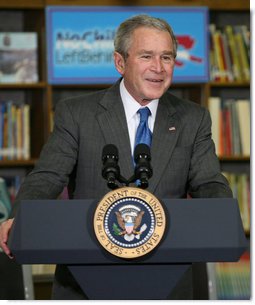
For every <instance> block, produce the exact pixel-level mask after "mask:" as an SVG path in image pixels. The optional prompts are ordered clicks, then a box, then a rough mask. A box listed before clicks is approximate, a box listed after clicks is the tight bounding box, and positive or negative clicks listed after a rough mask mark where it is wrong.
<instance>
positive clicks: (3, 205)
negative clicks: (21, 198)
mask: <svg viewBox="0 0 255 305" xmlns="http://www.w3.org/2000/svg"><path fill="white" fill-rule="evenodd" d="M10 212H11V199H10V195H9V192H8V190H7V186H6V182H5V180H4V179H3V178H2V177H0V223H1V222H3V221H4V220H6V219H8V216H9V214H10Z"/></svg>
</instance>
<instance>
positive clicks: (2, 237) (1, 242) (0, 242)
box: [0, 218, 14, 258]
mask: <svg viewBox="0 0 255 305" xmlns="http://www.w3.org/2000/svg"><path fill="white" fill-rule="evenodd" d="M13 220H14V218H12V219H8V220H6V221H4V222H3V223H1V225H0V247H1V248H2V249H3V251H4V253H5V254H6V255H8V256H9V258H13V256H12V254H11V251H10V249H9V248H8V246H7V241H8V235H9V232H10V230H11V227H12V224H13Z"/></svg>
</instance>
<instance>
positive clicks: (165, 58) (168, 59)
mask: <svg viewBox="0 0 255 305" xmlns="http://www.w3.org/2000/svg"><path fill="white" fill-rule="evenodd" d="M162 59H163V60H164V61H169V62H170V61H172V59H173V58H172V57H171V56H163V57H162Z"/></svg>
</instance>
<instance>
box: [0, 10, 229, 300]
mask: <svg viewBox="0 0 255 305" xmlns="http://www.w3.org/2000/svg"><path fill="white" fill-rule="evenodd" d="M114 44H115V52H114V62H115V66H116V69H117V70H118V72H119V73H120V74H121V76H122V78H121V79H120V80H119V81H117V83H116V84H114V85H113V86H112V87H111V88H109V89H106V90H102V91H99V92H97V93H91V94H87V95H84V96H79V97H76V98H71V99H66V100H64V101H62V102H59V103H58V105H57V109H56V112H55V125H54V130H53V132H52V134H51V136H50V138H49V140H48V142H47V144H46V145H45V146H44V148H43V150H42V153H41V156H40V159H39V161H38V162H37V164H36V166H35V168H34V170H33V171H32V172H31V173H30V174H29V175H28V176H27V178H26V179H25V181H24V183H23V184H22V186H21V188H20V191H19V194H18V196H17V203H18V202H20V200H22V199H49V198H56V197H57V196H58V195H59V194H60V193H61V191H62V190H63V188H64V187H65V186H67V185H68V186H69V196H70V198H76V199H83V198H97V199H98V200H99V199H100V198H101V197H102V196H103V195H104V194H106V193H107V192H108V191H109V190H108V189H107V186H106V183H105V180H104V179H103V178H102V176H101V170H102V162H101V152H102V149H103V147H104V146H105V145H106V144H109V143H112V144H115V145H116V146H117V147H118V150H119V165H120V168H121V171H122V174H123V176H125V177H130V176H132V174H133V172H134V165H133V157H132V156H133V151H134V146H135V136H136V129H137V126H138V124H139V120H140V116H139V113H138V112H137V111H138V110H139V108H141V107H142V108H143V107H148V108H149V112H150V116H149V118H148V127H149V129H150V131H151V132H152V143H151V158H152V161H151V164H152V167H153V171H154V174H153V177H152V178H151V179H150V183H149V188H148V190H149V191H150V192H152V193H153V194H155V195H156V196H157V197H159V198H186V197H187V195H190V196H191V197H202V198H203V197H204V198H205V197H231V196H232V193H231V190H230V188H229V185H228V183H227V181H226V179H225V178H224V177H223V176H222V175H221V173H220V166H219V161H218V159H217V156H216V155H215V148H214V143H213V141H212V139H211V120H210V115H209V113H208V111H207V110H206V109H205V108H202V107H201V106H199V105H197V104H195V103H192V102H190V101H186V100H182V99H179V98H177V97H175V96H173V95H172V94H171V93H169V92H168V91H167V90H168V88H169V86H170V85H171V81H172V76H173V70H174V64H175V57H176V52H177V42H176V38H175V36H174V34H173V32H172V29H171V28H170V26H169V25H168V24H167V23H166V22H165V21H164V20H161V19H157V18H152V17H149V16H146V15H139V16H135V17H133V18H130V19H128V20H126V21H125V22H123V23H122V24H121V25H120V27H119V29H118V31H117V34H116V37H115V42H114ZM14 213H15V212H14V211H13V214H12V215H13V216H14ZM12 222H13V219H10V220H8V221H7V222H5V223H3V224H2V225H1V227H0V246H1V247H2V248H3V250H4V251H5V252H6V254H7V255H9V256H11V253H10V250H9V249H8V247H7V245H6V242H7V238H8V232H9V230H10V228H11V225H12ZM191 276H192V274H191V273H190V272H187V274H186V275H185V276H184V279H183V281H181V283H180V285H181V286H179V287H176V290H175V291H174V292H173V294H172V295H171V296H170V298H173V299H174V298H175V299H177V298H179V299H180V298H187V299H189V298H192V285H191ZM53 298H54V299H84V298H86V296H85V295H84V294H83V292H82V291H81V289H80V287H79V286H78V284H77V283H76V281H75V280H74V278H73V277H72V275H71V273H70V272H69V271H68V269H67V268H66V267H65V266H57V269H56V275H55V281H54V289H53Z"/></svg>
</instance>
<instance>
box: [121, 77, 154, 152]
mask: <svg viewBox="0 0 255 305" xmlns="http://www.w3.org/2000/svg"><path fill="white" fill-rule="evenodd" d="M120 95H121V99H122V102H123V106H124V109H125V114H126V119H127V125H128V133H129V139H130V145H131V151H132V153H133V152H134V145H135V135H136V130H137V127H138V125H139V123H140V114H139V113H137V111H138V110H139V109H140V108H144V107H148V108H149V109H150V111H151V115H150V116H149V119H148V125H149V128H150V130H151V132H152V133H153V128H154V123H155V119H156V113H157V108H158V101H159V100H158V99H156V100H152V101H151V102H150V103H149V104H148V105H146V106H141V105H140V104H139V103H138V102H137V101H136V100H135V99H134V98H133V97H132V96H131V95H130V94H129V92H128V91H127V89H126V87H125V85H124V80H123V79H122V81H121V83H120Z"/></svg>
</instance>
